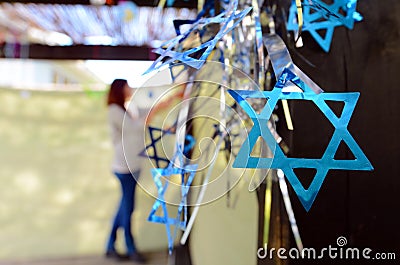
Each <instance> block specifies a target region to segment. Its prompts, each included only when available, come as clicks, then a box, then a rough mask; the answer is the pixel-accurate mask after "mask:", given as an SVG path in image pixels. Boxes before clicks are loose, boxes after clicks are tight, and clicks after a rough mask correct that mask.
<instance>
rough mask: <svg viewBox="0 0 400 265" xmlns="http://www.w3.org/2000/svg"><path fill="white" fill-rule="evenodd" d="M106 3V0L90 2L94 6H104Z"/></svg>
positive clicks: (92, 0) (91, 0)
mask: <svg viewBox="0 0 400 265" xmlns="http://www.w3.org/2000/svg"><path fill="white" fill-rule="evenodd" d="M105 3H106V0H90V4H92V5H99V6H100V5H104V4H105Z"/></svg>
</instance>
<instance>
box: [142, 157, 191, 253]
mask: <svg viewBox="0 0 400 265" xmlns="http://www.w3.org/2000/svg"><path fill="white" fill-rule="evenodd" d="M196 170H197V165H196V164H193V165H186V166H184V167H182V168H177V167H175V165H174V164H173V162H171V163H170V164H169V166H168V167H167V168H165V169H161V168H153V169H152V170H151V174H152V176H153V179H154V183H155V184H156V186H157V192H158V197H157V200H156V202H155V203H154V205H153V208H152V210H151V212H150V214H149V217H148V221H150V222H155V223H161V224H164V225H165V228H166V231H167V238H168V250H169V253H170V254H171V253H172V249H173V244H174V239H175V237H176V233H177V230H178V229H181V230H185V229H186V223H187V195H188V192H189V188H190V185H191V183H192V181H193V178H194V176H195V173H196ZM176 174H180V175H181V200H180V203H179V205H178V213H177V215H176V217H175V218H172V217H169V215H168V209H167V205H166V201H165V198H164V195H165V192H166V190H167V188H168V185H169V177H170V176H171V175H176ZM187 175H188V176H187ZM186 177H187V179H186V181H185V178H186ZM162 178H165V183H164V184H163V183H162V181H161V179H162ZM160 207H161V208H162V212H163V216H157V215H156V212H157V210H158V209H159V208H160ZM182 212H183V220H182ZM171 225H172V226H175V229H174V233H173V235H172V233H171V228H170V226H171Z"/></svg>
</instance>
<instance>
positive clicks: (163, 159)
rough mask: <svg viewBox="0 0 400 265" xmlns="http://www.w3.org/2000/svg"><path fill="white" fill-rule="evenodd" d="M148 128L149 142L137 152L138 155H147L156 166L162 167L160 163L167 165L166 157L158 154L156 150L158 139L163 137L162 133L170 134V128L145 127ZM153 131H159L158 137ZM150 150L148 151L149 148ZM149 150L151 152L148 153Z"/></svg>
mask: <svg viewBox="0 0 400 265" xmlns="http://www.w3.org/2000/svg"><path fill="white" fill-rule="evenodd" d="M147 128H148V130H149V136H150V141H151V142H150V143H149V144H148V145H147V146H146V147H145V148H144V149H143V150H142V151H141V152H140V153H139V156H141V157H147V158H150V159H152V160H153V161H154V162H155V163H156V167H157V168H163V166H162V165H161V163H162V162H163V163H165V164H164V167H165V166H167V165H168V163H169V160H168V159H167V158H166V157H163V156H160V154H159V153H158V152H157V142H158V141H160V140H161V139H162V137H163V134H171V131H170V130H163V129H160V128H155V127H151V126H149V127H147ZM155 132H158V133H159V136H158V137H155ZM149 149H150V150H151V151H150V150H149ZM149 151H150V152H151V153H152V155H151V154H149Z"/></svg>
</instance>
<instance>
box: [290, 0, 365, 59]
mask: <svg viewBox="0 0 400 265" xmlns="http://www.w3.org/2000/svg"><path fill="white" fill-rule="evenodd" d="M356 5H357V0H334V2H333V3H332V4H330V5H328V4H326V3H324V2H323V1H320V0H312V1H303V4H302V6H303V22H304V23H303V28H302V31H308V32H310V34H311V36H312V37H313V38H314V39H315V40H316V41H317V43H318V44H319V45H320V46H321V47H322V49H323V50H324V51H326V52H328V51H329V49H330V46H331V42H332V37H333V32H334V29H335V27H337V26H341V25H344V26H346V27H347V28H349V29H353V26H354V21H360V20H362V17H361V15H360V14H359V13H357V12H356ZM341 10H343V11H344V12H345V13H346V15H342V14H341V13H340V11H341ZM296 17H297V7H296V4H295V2H294V1H293V2H292V5H291V7H290V10H289V19H288V23H287V29H288V30H294V31H295V30H298V24H297V19H296ZM321 30H322V31H324V30H325V31H326V32H325V36H322V35H321V34H320V31H321Z"/></svg>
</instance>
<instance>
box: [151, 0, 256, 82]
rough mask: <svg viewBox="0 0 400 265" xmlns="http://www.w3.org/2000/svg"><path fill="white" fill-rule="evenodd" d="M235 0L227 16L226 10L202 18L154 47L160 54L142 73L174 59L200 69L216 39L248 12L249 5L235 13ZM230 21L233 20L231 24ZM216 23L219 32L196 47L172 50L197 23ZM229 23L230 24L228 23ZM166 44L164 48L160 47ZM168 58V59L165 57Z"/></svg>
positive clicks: (195, 27)
mask: <svg viewBox="0 0 400 265" xmlns="http://www.w3.org/2000/svg"><path fill="white" fill-rule="evenodd" d="M236 7H237V1H235V4H234V8H233V11H232V12H231V14H230V15H229V16H227V12H222V13H221V14H219V15H217V16H216V17H211V18H202V19H200V20H198V21H196V22H195V23H193V26H192V28H191V29H189V30H188V31H187V32H186V33H184V34H181V35H179V36H177V37H176V38H174V39H172V40H170V41H167V42H166V43H164V44H162V45H161V47H159V48H157V49H154V50H153V52H155V53H158V54H160V56H159V57H158V58H157V60H155V61H154V63H153V64H152V65H151V66H150V67H149V69H147V70H146V72H145V73H144V74H147V73H149V72H151V71H153V70H157V69H160V68H161V67H163V66H164V65H168V64H170V63H173V62H175V61H180V62H182V63H184V64H186V65H188V66H190V67H193V68H196V69H200V68H201V67H202V66H203V64H204V63H205V61H206V59H207V57H208V56H209V55H210V53H211V52H212V50H213V49H214V48H215V46H216V45H217V43H218V41H219V40H220V39H221V38H222V37H223V36H225V35H226V34H227V33H229V32H230V31H231V30H233V29H234V28H235V27H236V26H237V24H239V23H240V21H242V19H243V18H244V17H245V16H246V15H247V14H248V13H249V12H250V10H251V7H248V8H246V9H244V10H242V11H241V12H239V13H236ZM235 20H236V21H235ZM231 22H233V23H232V24H231ZM212 23H218V24H221V28H220V30H219V32H218V33H217V34H216V35H215V36H214V37H213V38H211V39H210V40H208V41H206V42H205V43H203V44H201V45H200V46H198V47H195V48H191V49H189V50H187V51H184V52H181V51H173V49H174V48H175V47H176V45H177V44H178V43H180V42H182V41H183V40H184V39H186V38H187V37H188V36H189V34H190V33H191V32H193V31H194V30H197V29H198V26H199V25H202V26H205V25H207V24H212ZM230 24H231V25H230ZM164 46H167V48H166V49H164V48H162V47H164ZM199 52H200V53H201V56H200V57H199V58H198V59H195V58H193V57H191V55H194V54H196V53H199ZM166 58H168V59H166ZM164 59H166V60H165V61H164V62H162V63H160V62H161V61H162V60H164Z"/></svg>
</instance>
